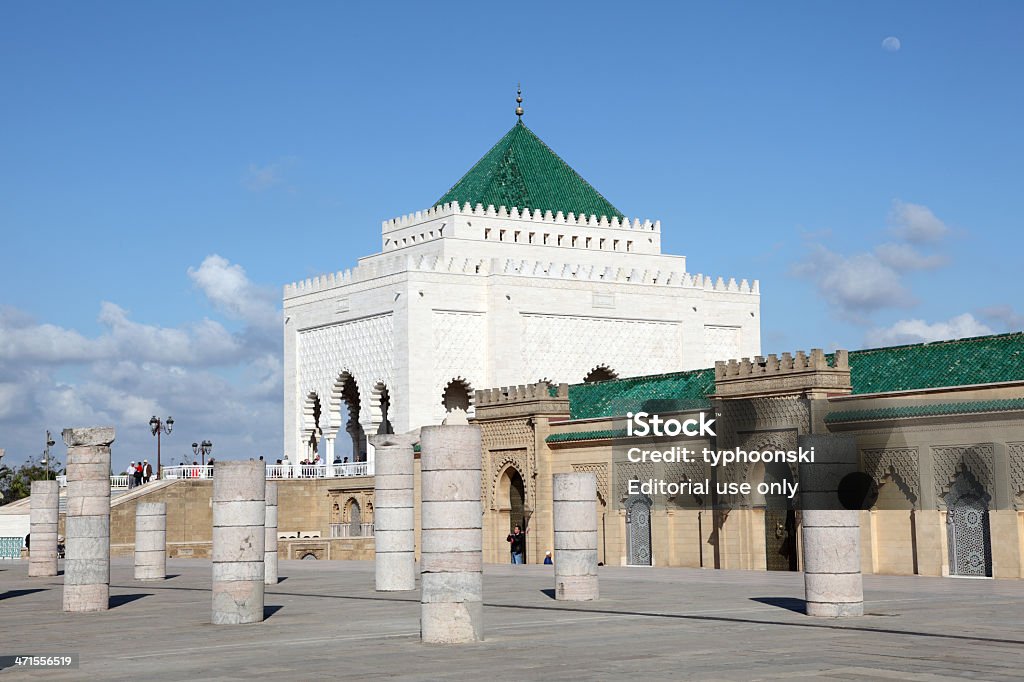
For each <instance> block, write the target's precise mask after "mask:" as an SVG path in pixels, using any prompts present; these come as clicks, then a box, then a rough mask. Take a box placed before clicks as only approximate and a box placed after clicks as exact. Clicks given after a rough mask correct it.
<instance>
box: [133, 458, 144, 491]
mask: <svg viewBox="0 0 1024 682" xmlns="http://www.w3.org/2000/svg"><path fill="white" fill-rule="evenodd" d="M132 476H133V477H134V478H135V486H134V487H136V488H137V487H138V486H140V485H142V462H139V463H138V464H136V465H135V471H133V472H132Z"/></svg>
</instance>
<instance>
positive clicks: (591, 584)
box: [553, 473, 598, 601]
mask: <svg viewBox="0 0 1024 682" xmlns="http://www.w3.org/2000/svg"><path fill="white" fill-rule="evenodd" d="M553 489H554V490H553V503H554V505H553V506H554V525H555V557H554V561H555V599H559V600H564V601H589V600H592V599H597V598H598V586H597V476H596V475H595V474H593V473H574V474H555V475H554V486H553Z"/></svg>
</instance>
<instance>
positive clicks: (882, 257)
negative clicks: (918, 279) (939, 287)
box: [875, 244, 949, 272]
mask: <svg viewBox="0 0 1024 682" xmlns="http://www.w3.org/2000/svg"><path fill="white" fill-rule="evenodd" d="M875 255H876V256H878V260H879V261H881V262H882V263H884V264H885V265H887V266H889V267H890V268H892V269H893V270H895V271H897V272H911V271H914V270H935V269H936V268H941V267H943V266H945V265H948V264H949V259H948V258H946V257H945V256H943V255H941V254H926V253H921V252H920V251H918V250H917V249H915V248H914V247H913V246H911V245H910V244H879V245H878V246H876V247H875Z"/></svg>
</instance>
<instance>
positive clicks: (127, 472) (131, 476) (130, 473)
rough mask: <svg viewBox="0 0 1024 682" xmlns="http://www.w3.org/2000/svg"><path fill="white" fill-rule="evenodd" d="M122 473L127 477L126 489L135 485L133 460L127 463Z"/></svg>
mask: <svg viewBox="0 0 1024 682" xmlns="http://www.w3.org/2000/svg"><path fill="white" fill-rule="evenodd" d="M124 475H125V476H127V477H128V489H129V490H130V489H132V488H134V487H135V461H134V460H132V463H131V464H129V465H128V468H127V469H125V470H124Z"/></svg>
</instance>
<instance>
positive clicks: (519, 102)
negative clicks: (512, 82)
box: [516, 83, 523, 121]
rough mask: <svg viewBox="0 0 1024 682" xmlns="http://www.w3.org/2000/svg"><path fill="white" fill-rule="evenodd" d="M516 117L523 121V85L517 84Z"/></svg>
mask: <svg viewBox="0 0 1024 682" xmlns="http://www.w3.org/2000/svg"><path fill="white" fill-rule="evenodd" d="M516 116H518V117H519V120H520V121H522V120H523V84H522V83H517V84H516Z"/></svg>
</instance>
